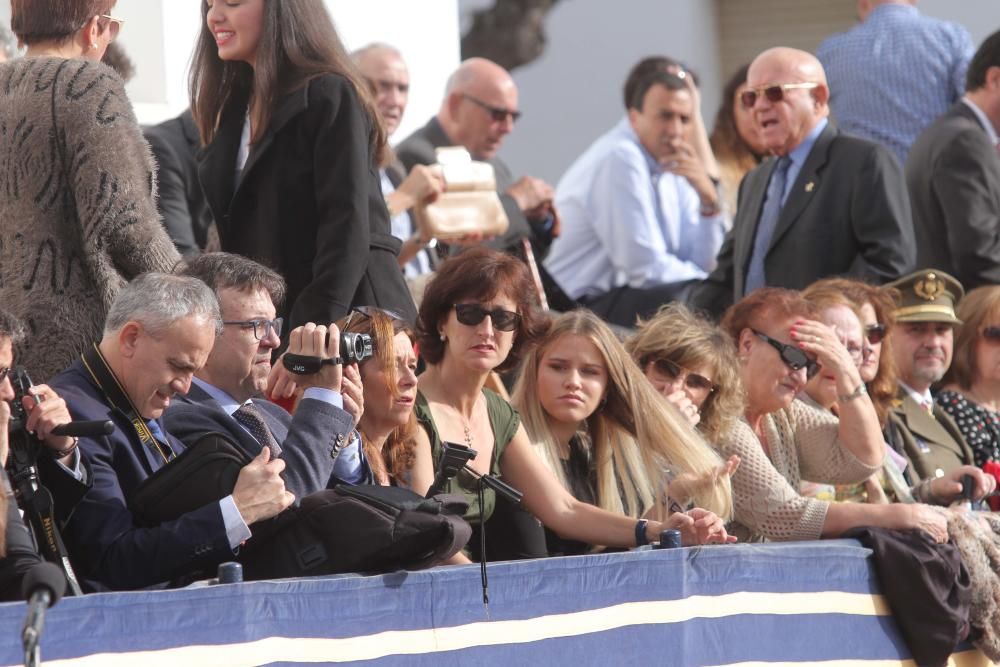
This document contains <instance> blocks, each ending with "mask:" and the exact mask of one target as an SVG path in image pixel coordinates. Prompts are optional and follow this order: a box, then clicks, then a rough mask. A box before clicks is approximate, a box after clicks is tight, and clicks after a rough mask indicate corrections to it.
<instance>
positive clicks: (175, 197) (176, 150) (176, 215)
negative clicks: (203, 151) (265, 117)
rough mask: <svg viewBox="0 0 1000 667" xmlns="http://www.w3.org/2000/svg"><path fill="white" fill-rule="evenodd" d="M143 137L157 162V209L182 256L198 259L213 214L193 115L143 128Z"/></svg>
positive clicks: (187, 113) (205, 240)
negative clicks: (202, 175)
mask: <svg viewBox="0 0 1000 667" xmlns="http://www.w3.org/2000/svg"><path fill="white" fill-rule="evenodd" d="M143 134H144V135H145V136H146V141H148V142H149V147H150V148H151V149H152V151H153V157H154V158H156V165H157V172H156V182H157V185H158V186H159V193H158V195H159V196H158V197H157V200H156V207H157V209H159V211H160V216H161V217H162V218H163V226H164V227H165V228H166V230H167V234H168V235H169V236H170V239H171V240H172V241H173V242H174V246H176V247H177V251H178V252H179V253H181V254H182V255H184V256H185V257H189V256H191V255H197V254H198V253H199V252H200V251H201V250H203V249H204V248H205V246H206V244H207V243H208V228H209V226H210V225H211V223H212V214H211V212H210V211H209V210H208V204H207V203H206V202H205V194H204V193H203V192H202V191H201V183H199V182H198V163H197V162H196V161H195V154H196V153H197V152H198V148H199V146H200V145H201V139H200V138H199V137H198V128H197V127H196V126H195V124H194V118H193V117H192V116H191V111H190V110H187V111H185V112H184V113H182V114H181V115H180V116H178V117H177V118H171V119H170V120H168V121H166V122H163V123H160V124H159V125H152V126H150V127H146V128H143Z"/></svg>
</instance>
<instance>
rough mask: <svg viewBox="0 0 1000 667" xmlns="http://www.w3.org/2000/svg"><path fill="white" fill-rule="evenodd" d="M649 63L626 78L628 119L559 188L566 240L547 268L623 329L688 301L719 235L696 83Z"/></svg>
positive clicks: (589, 152) (709, 265) (711, 258)
mask: <svg viewBox="0 0 1000 667" xmlns="http://www.w3.org/2000/svg"><path fill="white" fill-rule="evenodd" d="M646 62H647V60H643V61H642V62H640V63H639V64H638V65H636V66H634V67H633V68H632V71H631V72H630V73H629V76H628V78H627V80H626V83H625V90H626V91H627V92H631V98H630V99H627V100H626V112H627V115H626V117H625V118H623V119H621V120H620V121H619V122H618V124H617V125H616V126H615V127H614V128H612V129H611V130H610V131H609V132H607V133H605V134H604V135H603V136H602V137H600V138H599V139H598V140H597V141H595V142H594V143H593V144H591V146H590V147H589V148H588V149H587V150H586V151H585V152H584V153H583V155H581V156H580V157H579V158H578V159H577V160H576V161H575V162H574V163H573V165H572V166H570V168H569V169H568V170H567V171H566V173H565V174H564V175H563V177H562V179H561V180H560V181H559V185H558V187H557V188H556V205H557V206H558V208H559V211H560V212H561V214H562V216H563V220H564V224H563V233H562V234H561V235H560V236H559V238H558V239H556V240H555V241H554V242H553V244H552V250H551V251H550V252H549V256H548V257H547V258H546V260H545V266H546V268H548V270H549V272H550V273H551V274H552V277H553V278H554V279H555V281H556V282H557V283H559V285H560V287H562V289H563V290H565V291H566V293H567V294H569V296H570V297H572V298H574V299H576V300H578V301H579V302H580V303H582V304H584V305H586V306H587V307H588V308H590V309H591V310H593V311H594V312H595V313H596V314H597V315H599V316H600V317H601V318H603V319H604V320H606V321H608V322H611V323H613V324H617V325H619V326H624V327H631V326H635V322H636V318H637V317H643V318H645V317H649V316H650V315H652V314H653V313H655V312H656V310H657V308H659V307H660V306H661V305H663V304H664V303H667V302H669V301H678V300H680V301H682V300H684V298H685V297H686V295H687V292H688V290H689V289H690V288H691V286H692V285H693V284H695V283H696V282H697V281H699V280H701V279H703V278H705V277H706V276H707V275H708V272H709V271H710V270H711V269H712V268H714V265H715V255H716V253H717V252H718V251H719V246H720V245H721V244H722V238H723V235H724V234H725V223H724V220H723V215H722V209H721V206H720V200H719V193H718V190H717V188H716V184H715V181H713V179H712V177H711V176H710V175H709V172H708V167H707V165H706V164H705V163H704V162H703V161H702V160H701V159H700V158H699V157H698V154H697V152H696V150H695V148H694V143H693V140H694V137H693V130H694V128H695V127H696V126H697V121H696V118H697V116H698V115H699V114H700V113H701V112H700V110H699V109H698V108H696V106H695V104H696V100H697V99H698V97H697V89H696V88H695V87H694V85H693V83H692V76H691V75H690V74H689V73H688V72H685V71H684V70H682V69H680V68H675V70H674V71H672V72H671V71H669V70H661V69H653V70H651V71H650V70H649V68H648V67H646V66H645V63H646Z"/></svg>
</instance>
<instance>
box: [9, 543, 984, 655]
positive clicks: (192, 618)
mask: <svg viewBox="0 0 1000 667" xmlns="http://www.w3.org/2000/svg"><path fill="white" fill-rule="evenodd" d="M489 599H490V602H489V607H488V609H487V607H485V606H484V605H483V600H482V591H481V582H480V574H479V568H478V566H464V567H450V568H439V569H435V570H430V571H423V572H408V573H404V572H400V573H394V574H388V575H384V576H372V577H360V576H339V577H325V578H313V579H298V580H285V581H273V582H254V583H244V584H233V585H222V586H211V587H201V588H189V589H183V590H172V591H158V592H141V593H108V594H99V595H89V596H84V597H81V598H66V599H64V600H63V601H62V602H60V603H59V604H58V605H57V606H56V607H54V608H53V609H52V610H51V611H50V613H49V616H48V620H47V623H46V627H45V633H44V636H43V639H42V659H43V661H44V664H45V665H51V666H52V667H63V666H69V665H73V666H74V667H75V666H86V667H91V666H93V667H119V666H121V667H124V666H126V665H127V666H128V667H135V666H141V667H160V666H163V667H167V666H169V667H178V666H180V667H195V666H196V665H211V666H213V667H215V666H229V665H232V666H240V665H272V664H275V665H307V664H308V665H314V664H363V665H378V666H383V665H384V666H395V665H407V666H409V665H417V666H424V665H426V666H428V667H445V666H449V665H476V666H479V665H484V666H490V665H498V666H499V665H503V666H504V667H508V666H510V665H545V666H546V667H553V666H556V665H574V666H575V667H580V666H583V665H641V664H655V665H671V666H673V665H678V666H684V665H699V666H700V665H740V666H741V667H742V666H750V665H816V664H821V665H824V666H827V667H829V666H840V665H844V666H847V665H850V666H852V667H853V666H865V665H880V666H882V665H912V664H914V663H913V661H912V660H910V659H909V655H910V654H909V651H908V649H907V647H906V645H905V643H904V642H903V640H902V639H901V637H900V634H899V630H898V628H897V626H896V624H895V622H894V621H893V618H892V615H891V613H890V611H889V609H888V605H887V604H886V601H885V599H884V598H883V597H882V596H881V595H880V593H879V590H878V582H877V580H876V579H875V576H874V573H873V569H872V565H871V562H870V551H868V550H867V549H865V548H863V547H862V546H860V544H858V543H857V542H854V541H850V540H837V541H828V542H822V543H819V542H817V543H800V544H786V545H740V546H736V545H733V546H725V547H722V546H712V547H703V548H687V549H672V550H662V551H653V550H640V551H633V552H630V553H623V554H608V555H598V556H578V557H570V558H552V559H548V560H540V561H530V562H517V563H497V564H493V565H490V566H489ZM24 612H25V605H24V604H22V603H18V604H14V603H11V604H4V605H0V637H4V640H3V641H2V642H0V650H2V655H0V664H4V665H16V664H21V661H22V655H21V651H20V641H19V637H20V627H21V621H22V619H23V617H24ZM952 664H955V665H958V666H960V667H964V666H965V665H989V664H991V663H989V662H988V661H987V660H986V659H985V658H984V657H983V656H982V654H980V653H979V652H978V651H974V650H972V649H971V648H968V647H966V648H965V649H964V650H959V651H957V652H956V653H955V654H954V655H953V657H952Z"/></svg>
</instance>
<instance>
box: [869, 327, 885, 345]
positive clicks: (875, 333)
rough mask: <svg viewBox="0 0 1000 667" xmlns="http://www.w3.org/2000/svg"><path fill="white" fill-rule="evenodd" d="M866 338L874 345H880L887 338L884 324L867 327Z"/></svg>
mask: <svg viewBox="0 0 1000 667" xmlns="http://www.w3.org/2000/svg"><path fill="white" fill-rule="evenodd" d="M865 338H867V339H868V342H869V343H871V344H872V345H878V344H879V343H881V342H882V340H883V339H884V338H885V325H884V324H869V325H868V326H867V327H865Z"/></svg>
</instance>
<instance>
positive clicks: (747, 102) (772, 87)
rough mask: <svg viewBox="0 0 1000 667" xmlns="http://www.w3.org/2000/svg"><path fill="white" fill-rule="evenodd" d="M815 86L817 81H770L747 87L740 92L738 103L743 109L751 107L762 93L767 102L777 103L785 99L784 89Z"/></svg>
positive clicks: (810, 88) (808, 88) (805, 88)
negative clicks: (754, 86) (764, 84)
mask: <svg viewBox="0 0 1000 667" xmlns="http://www.w3.org/2000/svg"><path fill="white" fill-rule="evenodd" d="M817 86H819V84H818V83H771V84H768V85H766V86H757V87H756V88H748V89H747V90H744V91H743V92H742V93H740V104H742V105H743V108H744V109H752V108H753V106H754V105H755V104H757V98H759V97H760V96H761V95H762V94H763V95H764V97H766V98H767V101H768V102H770V103H771V104H777V103H778V102H780V101H781V100H783V99H785V91H786V90H799V89H804V90H812V89H813V88H816V87H817Z"/></svg>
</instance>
